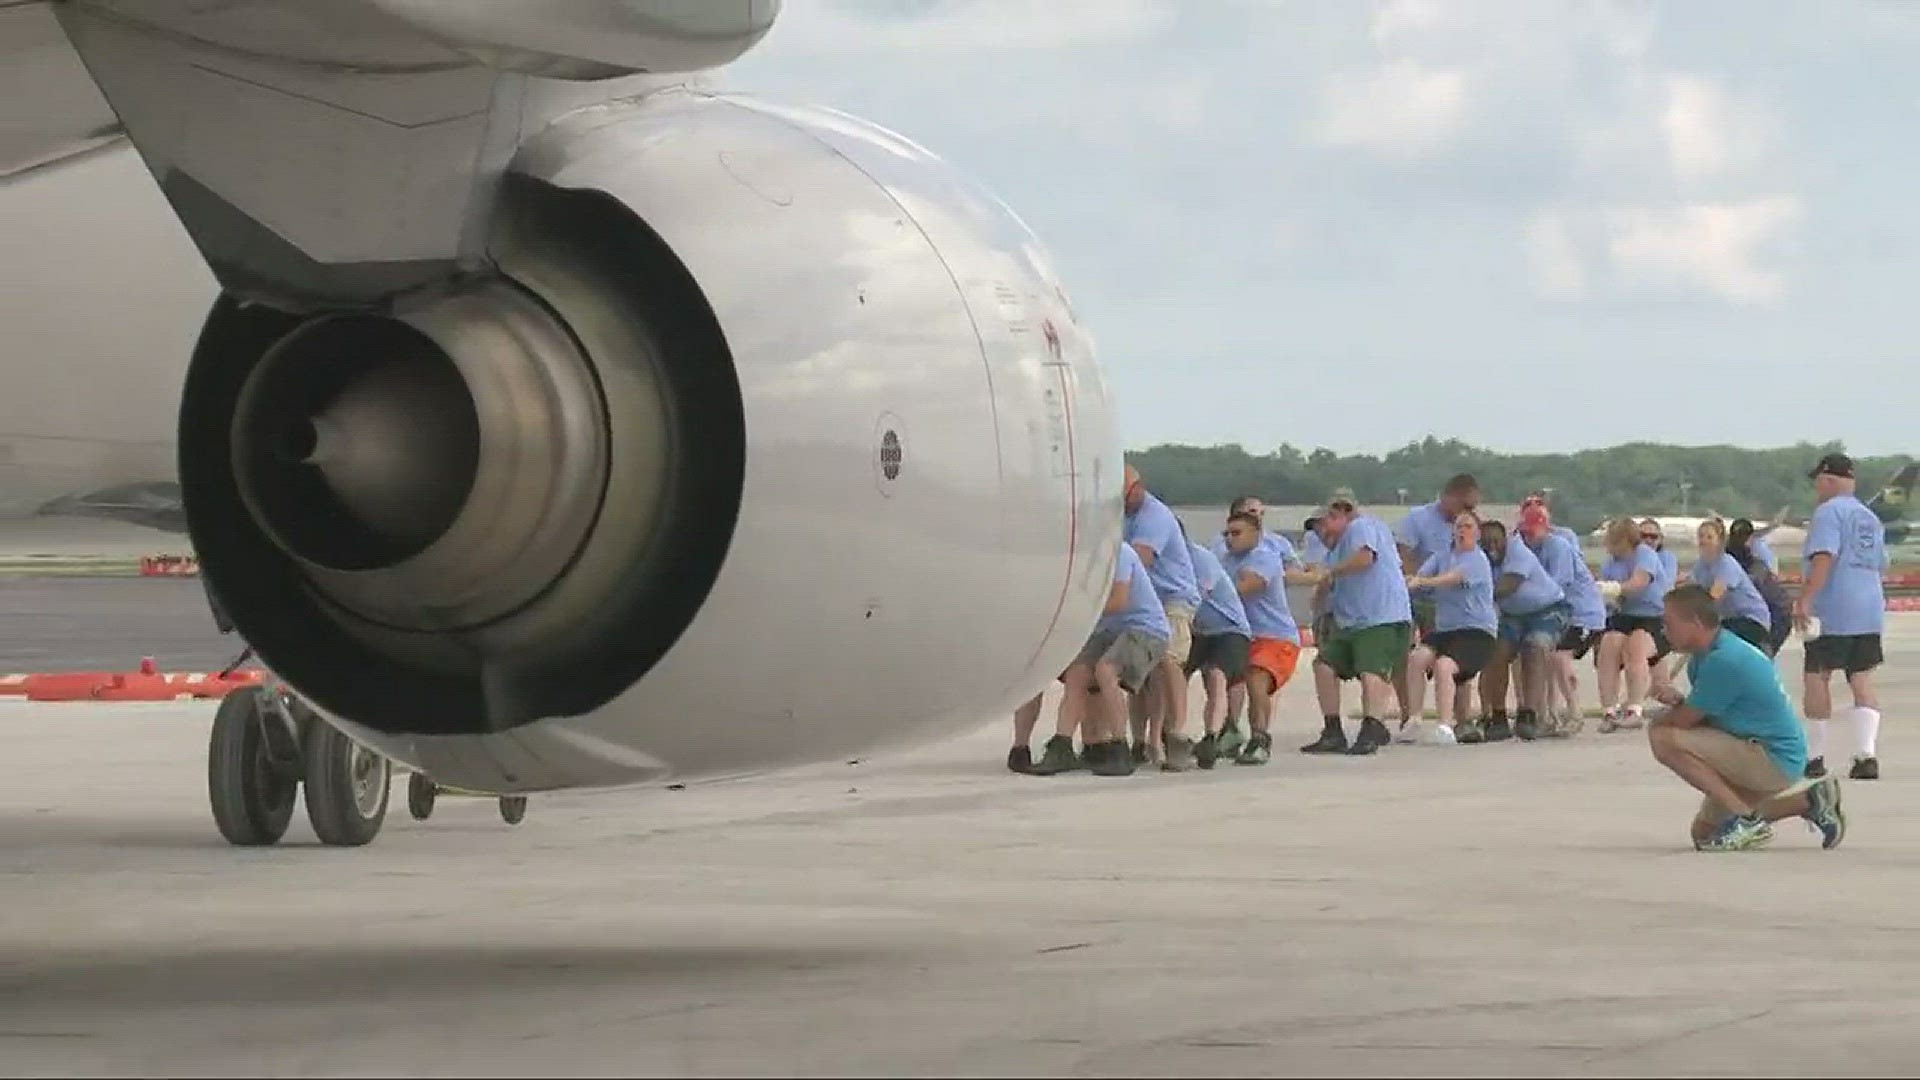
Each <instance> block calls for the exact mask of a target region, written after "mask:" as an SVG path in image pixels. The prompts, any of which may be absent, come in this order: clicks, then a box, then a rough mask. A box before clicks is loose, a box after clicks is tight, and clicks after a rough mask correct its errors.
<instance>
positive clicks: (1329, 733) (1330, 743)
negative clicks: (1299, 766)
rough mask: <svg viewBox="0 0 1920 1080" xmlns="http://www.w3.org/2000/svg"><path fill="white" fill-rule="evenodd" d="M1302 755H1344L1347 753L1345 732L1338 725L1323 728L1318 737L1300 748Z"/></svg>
mask: <svg viewBox="0 0 1920 1080" xmlns="http://www.w3.org/2000/svg"><path fill="white" fill-rule="evenodd" d="M1300 752H1301V753H1303V754H1344V753H1346V752H1347V732H1346V729H1345V728H1342V727H1340V726H1338V725H1334V726H1332V727H1328V728H1325V729H1324V730H1322V731H1321V732H1320V737H1319V738H1317V739H1315V740H1313V741H1312V742H1310V743H1308V744H1307V745H1305V746H1303V747H1301V748H1300Z"/></svg>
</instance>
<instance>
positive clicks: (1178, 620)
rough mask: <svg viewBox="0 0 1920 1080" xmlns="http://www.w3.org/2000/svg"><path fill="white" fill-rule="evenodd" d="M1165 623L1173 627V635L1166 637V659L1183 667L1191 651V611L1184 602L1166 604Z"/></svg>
mask: <svg viewBox="0 0 1920 1080" xmlns="http://www.w3.org/2000/svg"><path fill="white" fill-rule="evenodd" d="M1165 606H1166V610H1167V625H1168V626H1170V627H1172V628H1173V636H1172V637H1170V638H1168V639H1167V659H1169V660H1171V661H1173V662H1174V663H1176V664H1178V665H1180V666H1181V667H1185V666H1186V664H1187V657H1188V655H1190V654H1191V653H1192V652H1193V612H1194V609H1193V608H1190V607H1188V606H1187V605H1185V604H1167V605H1165Z"/></svg>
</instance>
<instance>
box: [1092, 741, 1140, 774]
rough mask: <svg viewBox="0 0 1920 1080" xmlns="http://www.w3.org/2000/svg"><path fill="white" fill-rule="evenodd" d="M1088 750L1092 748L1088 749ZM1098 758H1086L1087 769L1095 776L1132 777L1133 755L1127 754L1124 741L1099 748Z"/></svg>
mask: <svg viewBox="0 0 1920 1080" xmlns="http://www.w3.org/2000/svg"><path fill="white" fill-rule="evenodd" d="M1088 749H1089V750H1091V749H1092V747H1088ZM1100 750H1101V752H1100V755H1099V756H1098V757H1094V756H1093V755H1092V754H1089V755H1088V756H1087V769H1088V770H1089V771H1090V772H1092V773H1093V775H1095V776H1132V775H1133V768H1134V765H1133V755H1132V754H1130V753H1128V752H1127V744H1126V742H1125V741H1124V740H1122V741H1119V742H1110V743H1106V744H1104V745H1103V746H1101V748H1100Z"/></svg>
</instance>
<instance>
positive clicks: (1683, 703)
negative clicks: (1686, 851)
mask: <svg viewBox="0 0 1920 1080" xmlns="http://www.w3.org/2000/svg"><path fill="white" fill-rule="evenodd" d="M1665 605H1666V610H1665V613H1664V615H1663V621H1664V623H1665V629H1666V635H1667V640H1668V641H1669V642H1670V643H1671V644H1672V646H1673V648H1674V649H1675V650H1676V651H1679V652H1683V653H1686V654H1687V655H1688V659H1687V678H1688V680H1689V681H1690V682H1691V684H1692V688H1691V690H1690V692H1688V693H1686V694H1682V693H1680V692H1679V690H1677V689H1675V688H1674V686H1673V685H1672V684H1671V683H1669V682H1666V681H1665V680H1664V678H1662V679H1660V680H1659V681H1656V683H1655V685H1654V688H1653V697H1654V700H1656V701H1658V702H1660V703H1661V704H1662V705H1666V706H1668V708H1667V710H1666V711H1665V712H1664V713H1663V714H1661V715H1658V716H1656V717H1654V718H1653V719H1652V722H1651V723H1650V724H1649V725H1648V727H1647V741H1648V742H1649V743H1650V744H1651V745H1652V748H1653V757H1654V760H1656V761H1658V762H1659V763H1660V764H1662V765H1665V766H1666V767H1667V768H1669V769H1671V770H1673V772H1674V773H1675V774H1676V775H1678V776H1679V777H1680V779H1682V780H1685V781H1686V782H1687V783H1688V784H1689V785H1691V786H1692V787H1693V788H1694V789H1695V790H1697V791H1699V792H1700V794H1701V795H1702V796H1704V798H1703V800H1702V801H1701V803H1700V812H1699V813H1698V814H1697V815H1696V816H1695V817H1694V819H1693V829H1692V832H1693V846H1694V847H1695V848H1697V849H1699V850H1701V851H1743V850H1746V849H1748V848H1756V847H1760V846H1762V845H1764V844H1766V843H1767V842H1768V841H1769V840H1772V839H1773V826H1772V825H1771V824H1769V823H1770V822H1774V821H1780V820H1782V819H1784V818H1790V817H1801V818H1805V819H1806V820H1807V822H1808V823H1809V824H1811V825H1812V826H1813V827H1814V829H1816V830H1817V831H1818V832H1819V833H1820V846H1821V847H1823V848H1829V849H1830V848H1834V847H1838V846H1839V844H1840V841H1841V840H1842V839H1843V838H1844V837H1845V836H1846V833H1847V819H1846V817H1845V815H1843V814H1842V813H1841V811H1840V780H1839V778H1838V777H1835V776H1824V777H1821V778H1819V779H1818V780H1814V779H1799V777H1800V776H1801V774H1802V772H1803V771H1804V770H1805V768H1806V764H1807V743H1806V738H1805V736H1803V735H1802V734H1801V731H1800V721H1799V719H1798V718H1797V717H1795V716H1794V712H1793V703H1792V702H1790V701H1788V700H1787V692H1786V690H1785V689H1784V688H1782V687H1781V685H1780V677H1779V674H1778V672H1776V671H1775V670H1774V666H1773V661H1771V660H1769V659H1767V657H1766V655H1765V654H1763V653H1762V652H1761V651H1760V650H1758V649H1756V648H1754V647H1753V646H1752V645H1749V644H1747V643H1746V642H1745V641H1742V640H1740V638H1738V637H1736V636H1735V635H1734V634H1732V633H1731V632H1729V631H1727V630H1725V629H1722V628H1721V626H1720V611H1719V605H1718V603H1717V602H1716V601H1715V600H1714V598H1713V594H1712V593H1711V592H1709V591H1707V590H1706V589H1704V588H1701V587H1700V586H1698V585H1682V586H1680V587H1679V588H1676V589H1674V590H1673V591H1672V592H1669V593H1668V594H1667V596H1666V601H1665Z"/></svg>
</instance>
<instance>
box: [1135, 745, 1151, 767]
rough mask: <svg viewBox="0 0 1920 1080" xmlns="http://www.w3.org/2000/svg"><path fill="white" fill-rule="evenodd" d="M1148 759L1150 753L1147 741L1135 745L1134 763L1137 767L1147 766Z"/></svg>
mask: <svg viewBox="0 0 1920 1080" xmlns="http://www.w3.org/2000/svg"><path fill="white" fill-rule="evenodd" d="M1147 757H1148V751H1147V744H1146V741H1145V740H1142V741H1140V742H1136V743H1134V744H1133V763H1134V764H1135V765H1145V764H1146V763H1147Z"/></svg>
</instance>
